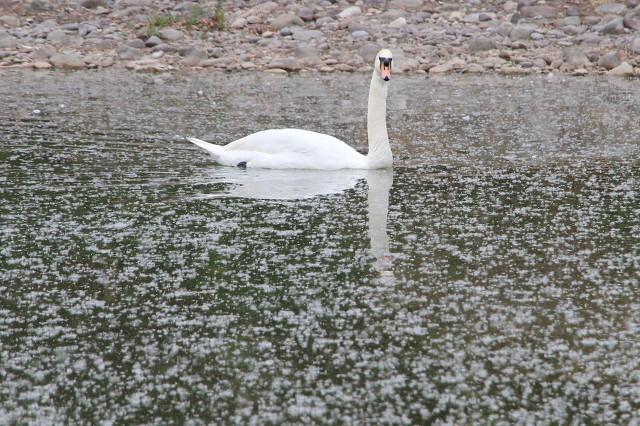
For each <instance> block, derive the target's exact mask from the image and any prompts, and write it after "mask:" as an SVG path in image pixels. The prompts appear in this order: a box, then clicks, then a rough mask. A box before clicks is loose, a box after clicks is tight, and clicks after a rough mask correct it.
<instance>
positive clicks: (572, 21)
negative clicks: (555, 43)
mask: <svg viewBox="0 0 640 426" xmlns="http://www.w3.org/2000/svg"><path fill="white" fill-rule="evenodd" d="M581 23H582V19H580V17H579V16H567V17H566V18H563V19H562V20H561V22H560V26H561V27H564V26H567V25H575V26H578V25H580V24H581Z"/></svg>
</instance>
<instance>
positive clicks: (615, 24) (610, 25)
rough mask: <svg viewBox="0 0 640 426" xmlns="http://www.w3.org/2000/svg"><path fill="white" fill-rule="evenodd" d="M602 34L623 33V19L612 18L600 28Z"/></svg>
mask: <svg viewBox="0 0 640 426" xmlns="http://www.w3.org/2000/svg"><path fill="white" fill-rule="evenodd" d="M600 32H601V33H602V34H624V19H623V18H620V17H618V18H613V19H612V20H610V21H609V22H607V23H606V24H605V25H604V27H602V29H601V30H600Z"/></svg>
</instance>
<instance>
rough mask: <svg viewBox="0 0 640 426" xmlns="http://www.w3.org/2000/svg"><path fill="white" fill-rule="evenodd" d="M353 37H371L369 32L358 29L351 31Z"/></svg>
mask: <svg viewBox="0 0 640 426" xmlns="http://www.w3.org/2000/svg"><path fill="white" fill-rule="evenodd" d="M351 37H353V38H354V39H365V38H369V33H368V32H366V31H364V30H356V31H354V32H352V33H351Z"/></svg>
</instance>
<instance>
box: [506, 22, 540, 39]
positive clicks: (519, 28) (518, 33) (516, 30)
mask: <svg viewBox="0 0 640 426" xmlns="http://www.w3.org/2000/svg"><path fill="white" fill-rule="evenodd" d="M536 28H537V27H536V26H535V25H531V24H519V25H516V26H515V27H513V30H511V34H510V35H509V37H510V38H511V40H528V39H529V38H530V37H531V33H533V32H534V31H535V30H536Z"/></svg>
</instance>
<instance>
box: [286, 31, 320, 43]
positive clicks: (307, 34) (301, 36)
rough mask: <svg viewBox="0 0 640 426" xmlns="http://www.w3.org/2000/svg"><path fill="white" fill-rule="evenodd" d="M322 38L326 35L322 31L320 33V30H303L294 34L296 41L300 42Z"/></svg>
mask: <svg viewBox="0 0 640 426" xmlns="http://www.w3.org/2000/svg"><path fill="white" fill-rule="evenodd" d="M321 37H324V34H323V32H322V31H319V30H302V31H296V32H294V33H293V38H294V40H298V41H309V40H311V39H314V38H321Z"/></svg>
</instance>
